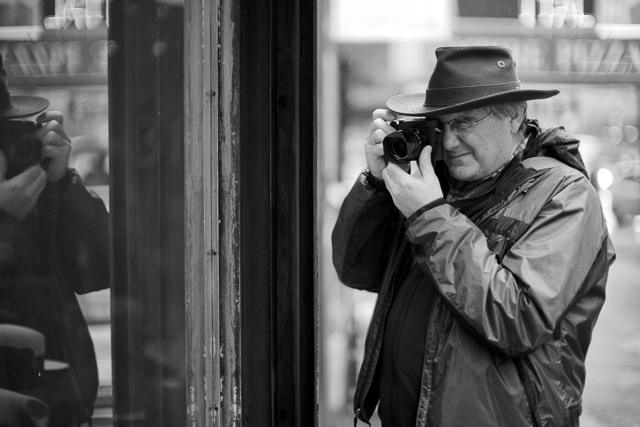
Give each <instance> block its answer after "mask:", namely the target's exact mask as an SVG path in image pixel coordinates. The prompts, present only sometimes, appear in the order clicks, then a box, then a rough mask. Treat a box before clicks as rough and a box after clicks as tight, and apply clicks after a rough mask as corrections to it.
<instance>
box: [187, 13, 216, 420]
mask: <svg viewBox="0 0 640 427" xmlns="http://www.w3.org/2000/svg"><path fill="white" fill-rule="evenodd" d="M211 3H213V4H211ZM217 13H218V3H217V2H209V1H206V0H205V1H189V2H186V3H185V25H186V31H187V39H186V55H185V61H186V63H185V66H186V68H187V75H186V77H187V79H186V82H185V98H186V99H187V103H186V110H185V120H186V129H185V150H186V157H185V170H186V171H188V172H187V173H186V174H185V198H186V218H185V221H186V222H185V230H186V236H185V237H186V239H185V245H186V261H187V262H186V272H185V274H186V277H185V278H186V282H185V283H186V310H187V311H186V316H187V325H186V326H187V327H186V330H185V334H186V348H185V351H186V353H187V384H188V395H187V399H188V402H187V425H189V426H194V427H199V426H203V427H210V426H213V425H221V424H220V407H221V404H220V397H221V393H220V381H219V378H220V354H219V350H220V348H221V345H220V329H219V328H220V319H219V306H218V303H219V300H220V295H219V283H220V282H219V258H220V244H219V234H218V218H219V217H218V197H217V196H218V194H219V189H218V121H217V116H218V103H217V99H218V98H219V93H218V67H217V61H216V58H217V57H218V50H217V46H218V32H217V28H216V25H215V23H217V22H218V17H217Z"/></svg>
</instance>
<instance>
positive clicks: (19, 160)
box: [0, 120, 42, 179]
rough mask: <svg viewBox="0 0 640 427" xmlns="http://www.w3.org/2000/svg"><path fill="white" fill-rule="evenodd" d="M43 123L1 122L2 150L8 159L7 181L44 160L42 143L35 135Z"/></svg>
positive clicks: (25, 121)
mask: <svg viewBox="0 0 640 427" xmlns="http://www.w3.org/2000/svg"><path fill="white" fill-rule="evenodd" d="M41 127H42V123H37V122H33V121H29V120H0V150H2V152H3V153H4V155H5V157H6V158H7V173H6V175H5V178H6V179H11V178H13V177H14V176H16V175H19V174H20V173H22V172H23V171H24V170H25V169H27V168H29V167H31V166H33V165H37V164H38V163H40V160H42V142H41V141H40V140H39V139H38V138H37V137H36V136H35V135H34V133H35V132H36V130H38V129H39V128H41Z"/></svg>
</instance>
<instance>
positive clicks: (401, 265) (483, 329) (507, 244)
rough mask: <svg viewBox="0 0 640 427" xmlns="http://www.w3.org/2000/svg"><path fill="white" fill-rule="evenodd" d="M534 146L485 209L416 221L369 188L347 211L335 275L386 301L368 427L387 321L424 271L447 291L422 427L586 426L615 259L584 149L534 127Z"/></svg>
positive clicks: (431, 336) (364, 370) (365, 414)
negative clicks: (597, 336)
mask: <svg viewBox="0 0 640 427" xmlns="http://www.w3.org/2000/svg"><path fill="white" fill-rule="evenodd" d="M528 132H529V135H530V138H529V142H528V144H527V147H526V149H525V151H524V153H523V155H522V156H520V157H518V158H516V159H514V160H512V161H511V162H510V163H509V165H508V166H507V167H506V168H505V170H504V171H503V172H502V173H501V177H500V178H499V179H498V180H497V184H496V186H495V187H494V188H493V189H492V190H491V191H489V192H488V193H487V194H484V195H482V196H480V197H477V198H475V199H473V200H462V201H459V202H454V203H452V204H448V203H444V204H436V206H433V207H430V206H427V207H426V208H424V209H421V210H419V211H418V212H417V213H416V214H414V215H412V216H411V217H410V218H409V219H405V218H404V216H402V214H400V213H399V211H398V210H397V209H396V208H395V206H394V205H393V202H392V199H391V196H390V195H389V193H388V192H387V191H385V189H383V188H376V187H374V186H372V185H370V184H369V183H368V181H367V179H366V176H364V175H362V176H361V177H360V178H359V179H358V181H357V182H356V183H355V185H354V187H353V188H352V190H351V192H350V193H349V195H348V196H347V198H346V199H345V201H344V203H343V205H342V207H341V210H340V215H339V218H338V221H337V223H336V225H335V228H334V230H333V234H332V243H333V261H334V265H335V267H336V270H337V272H338V276H339V278H340V279H341V281H342V282H343V283H345V284H346V285H348V286H350V287H353V288H356V289H363V290H368V291H372V292H377V293H378V298H377V302H376V306H375V309H374V313H373V317H372V320H371V323H370V325H369V329H368V332H367V338H366V342H365V354H364V358H363V362H362V366H361V369H360V373H359V376H358V382H357V387H356V392H355V397H354V410H355V413H356V418H357V419H359V420H361V421H364V422H368V420H369V419H370V418H371V416H372V414H373V412H374V410H375V407H376V405H377V403H378V400H379V395H378V390H377V386H376V385H375V384H376V381H377V376H376V368H377V364H378V362H379V357H380V352H381V347H382V338H383V334H384V328H385V320H386V315H387V313H388V310H389V307H390V305H391V302H392V300H393V297H394V293H395V291H396V290H397V288H398V286H399V285H400V284H401V283H402V280H403V278H404V277H405V276H406V274H407V272H408V271H409V268H410V266H411V264H412V262H413V261H415V262H416V263H417V264H418V265H420V267H421V268H422V270H423V272H424V274H425V277H426V280H427V281H428V283H429V284H430V285H431V286H434V287H435V289H436V296H435V301H434V304H433V306H432V308H431V315H430V318H429V321H428V329H427V336H426V339H425V343H424V345H425V347H424V348H425V356H424V362H423V369H422V379H421V392H420V399H419V406H418V411H417V416H416V422H415V425H416V426H446V427H453V426H491V427H496V426H506V427H517V426H536V427H542V426H574V425H578V417H579V416H580V414H581V411H582V407H581V396H582V391H583V389H584V384H585V356H586V353H587V349H588V347H589V343H590V341H591V333H592V330H593V327H594V324H595V322H596V319H597V317H598V314H599V313H600V310H601V308H602V305H603V303H604V300H605V283H606V279H607V272H608V268H609V266H610V265H611V263H612V262H613V260H614V259H615V253H614V249H613V246H612V244H611V241H610V238H609V235H608V232H607V227H606V224H605V219H604V216H603V212H602V208H601V205H600V201H599V198H598V194H597V192H596V190H595V188H594V187H593V186H592V185H591V183H590V182H589V180H588V178H587V176H586V172H585V170H584V166H583V164H582V160H581V158H580V154H579V152H578V145H579V142H578V141H577V140H575V139H573V138H571V137H569V136H568V135H567V134H566V133H565V132H564V129H563V128H555V129H552V130H547V131H544V132H543V131H541V129H540V128H539V127H538V125H537V122H535V121H530V123H529V131H528ZM522 158H528V159H529V160H526V161H524V162H522ZM444 181H445V178H444V177H441V182H444ZM444 190H445V194H446V189H444ZM356 423H357V421H356Z"/></svg>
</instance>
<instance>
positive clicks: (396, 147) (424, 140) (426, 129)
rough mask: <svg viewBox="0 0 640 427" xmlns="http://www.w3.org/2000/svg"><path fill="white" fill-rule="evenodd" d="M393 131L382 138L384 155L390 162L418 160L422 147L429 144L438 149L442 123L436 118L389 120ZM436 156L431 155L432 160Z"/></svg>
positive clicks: (399, 162) (433, 160)
mask: <svg viewBox="0 0 640 427" xmlns="http://www.w3.org/2000/svg"><path fill="white" fill-rule="evenodd" d="M389 124H390V125H391V126H393V128H394V129H396V131H395V132H391V133H390V134H388V135H387V136H386V137H385V138H384V139H383V140H382V147H383V149H384V157H385V159H386V160H387V162H391V163H398V164H402V163H409V162H410V161H412V160H418V158H419V157H420V152H421V151H422V149H423V148H424V147H426V146H427V145H430V146H432V147H433V149H434V154H435V151H436V150H439V149H440V146H441V142H442V132H441V131H440V130H441V129H442V125H441V124H440V121H439V120H438V119H425V118H420V119H405V120H393V121H391V122H389ZM435 160H436V157H435V156H433V155H432V162H434V163H435Z"/></svg>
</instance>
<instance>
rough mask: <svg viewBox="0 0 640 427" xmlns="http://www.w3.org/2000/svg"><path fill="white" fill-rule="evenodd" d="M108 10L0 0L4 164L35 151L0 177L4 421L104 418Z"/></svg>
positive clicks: (0, 411)
mask: <svg viewBox="0 0 640 427" xmlns="http://www.w3.org/2000/svg"><path fill="white" fill-rule="evenodd" d="M105 13H106V3H105V1H90V0H86V1H73V2H72V1H66V2H65V1H55V2H54V1H43V0H0V54H2V60H3V72H2V74H0V130H1V132H0V151H1V152H2V153H3V155H4V157H2V156H0V157H1V158H0V163H3V162H2V161H6V163H7V164H8V165H16V164H22V163H21V162H22V160H20V159H22V158H23V157H22V156H27V157H28V158H29V159H30V160H29V162H31V159H32V160H33V161H32V162H31V163H25V164H24V165H23V166H21V167H20V169H18V172H17V174H16V175H15V177H10V176H8V175H7V174H4V175H3V176H2V177H0V181H1V182H0V216H1V220H0V248H2V249H1V250H0V282H1V284H0V395H1V396H0V424H3V425H17V424H16V421H15V420H16V419H23V418H12V417H21V416H22V417H25V416H27V415H25V414H28V416H30V417H31V418H32V419H34V420H39V422H41V420H40V419H41V418H45V417H48V419H49V422H50V425H62V424H61V423H67V422H71V423H76V424H77V425H80V424H81V423H83V422H88V421H89V420H90V418H91V417H92V412H93V419H94V422H96V420H100V419H102V420H111V418H112V416H111V395H112V393H111V385H112V380H111V379H112V373H111V327H110V317H111V315H110V312H111V308H110V290H109V284H110V279H109V268H110V267H109V240H108V239H109V229H108V227H109V217H108V215H109V214H108V208H109V166H108V164H109V159H108V157H109V132H108V129H109V127H108V125H109V114H108V113H109V108H108V106H109V100H108V91H107V69H108V66H107V27H106V21H105V19H106V14H105ZM87 17H90V18H89V21H91V22H92V24H91V28H88V26H87V24H86V22H87V20H88V19H87ZM6 91H8V93H7V92H6ZM2 92H5V93H4V94H3V93H2ZM42 100H46V101H44V102H45V104H42V102H43V101H42ZM47 104H48V105H47ZM41 110H42V111H41ZM42 114H44V115H42ZM52 119H54V120H55V122H58V123H59V125H56V124H55V123H54V122H52V121H51V120H52ZM24 123H26V124H27V125H26V126H28V127H27V128H25V129H26V130H25V129H22V128H19V126H22V124H24ZM36 123H37V124H36ZM16 129H19V130H16ZM14 130H16V131H15V132H14ZM34 140H35V141H37V147H39V148H29V150H30V151H28V155H27V154H23V153H24V152H23V151H18V150H19V148H20V149H22V147H25V150H26V147H36V146H31V145H28V144H30V143H32V142H33V141H34ZM65 147H70V152H69V151H68V149H67V148H65ZM25 152H27V151H25ZM33 165H36V167H35V169H38V167H39V171H42V172H35V173H34V172H33V170H34V166H33ZM1 171H2V168H1V167H0V172H1ZM40 173H42V174H44V175H46V180H43V179H42V178H43V177H44V175H43V176H40ZM45 182H46V183H45ZM38 183H40V184H38ZM10 190H12V191H13V192H14V194H21V195H23V196H24V199H27V200H33V203H32V205H29V203H31V202H24V199H23V200H22V201H21V200H18V199H17V198H16V197H10V196H8V194H9V193H8V192H9V191H10ZM21 203H23V204H24V206H22V208H21V207H20V206H21V205H20V204H21ZM29 402H37V403H36V404H33V403H29ZM12 403H13V404H15V405H14V406H12V407H13V409H12V410H11V411H10V410H9V409H8V408H9V406H7V407H3V405H11V404H12ZM39 403H45V404H46V405H47V407H48V410H46V411H45V410H41V407H40V406H38V404H39ZM34 405H35V406H34ZM16 411H17V412H16ZM18 412H19V413H18ZM25 419H26V418H25ZM107 422H110V421H107ZM76 424H69V425H76ZM38 425H40V424H38ZM65 425H66V424H65ZM94 425H95V424H94ZM100 425H102V424H100Z"/></svg>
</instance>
